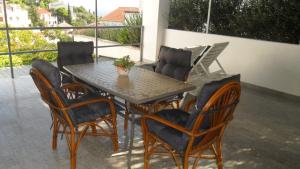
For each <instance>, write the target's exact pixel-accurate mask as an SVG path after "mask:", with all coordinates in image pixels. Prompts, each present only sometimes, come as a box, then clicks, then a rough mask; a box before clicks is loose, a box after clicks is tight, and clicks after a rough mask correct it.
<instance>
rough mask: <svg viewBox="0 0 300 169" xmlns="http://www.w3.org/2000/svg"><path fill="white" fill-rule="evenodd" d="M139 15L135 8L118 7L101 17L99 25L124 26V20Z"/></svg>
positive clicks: (137, 9)
mask: <svg viewBox="0 0 300 169" xmlns="http://www.w3.org/2000/svg"><path fill="white" fill-rule="evenodd" d="M139 13H140V10H139V8H136V7H119V8H117V9H115V10H113V11H112V12H110V13H109V14H107V15H105V16H103V17H102V18H101V20H100V25H105V26H122V25H124V21H125V18H127V17H130V16H132V15H136V14H139Z"/></svg>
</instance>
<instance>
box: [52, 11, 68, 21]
mask: <svg viewBox="0 0 300 169" xmlns="http://www.w3.org/2000/svg"><path fill="white" fill-rule="evenodd" d="M51 12H52V13H53V15H55V16H57V20H58V22H59V23H61V22H64V21H68V10H67V9H66V8H65V7H60V8H57V9H51Z"/></svg>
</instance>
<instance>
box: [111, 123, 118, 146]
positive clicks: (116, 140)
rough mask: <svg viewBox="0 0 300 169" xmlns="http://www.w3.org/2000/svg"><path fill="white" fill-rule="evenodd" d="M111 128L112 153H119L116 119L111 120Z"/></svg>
mask: <svg viewBox="0 0 300 169" xmlns="http://www.w3.org/2000/svg"><path fill="white" fill-rule="evenodd" d="M112 123H113V124H112V126H113V136H112V142H113V144H114V151H115V152H117V151H119V141H118V130H117V121H116V119H113V120H112Z"/></svg>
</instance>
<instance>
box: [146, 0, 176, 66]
mask: <svg viewBox="0 0 300 169" xmlns="http://www.w3.org/2000/svg"><path fill="white" fill-rule="evenodd" d="M169 6H170V5H169V0H145V1H144V2H143V26H144V42H143V43H144V51H143V57H144V59H145V60H151V61H155V60H157V55H158V52H159V49H160V46H161V45H162V44H163V41H164V33H165V29H166V28H167V27H168V18H169Z"/></svg>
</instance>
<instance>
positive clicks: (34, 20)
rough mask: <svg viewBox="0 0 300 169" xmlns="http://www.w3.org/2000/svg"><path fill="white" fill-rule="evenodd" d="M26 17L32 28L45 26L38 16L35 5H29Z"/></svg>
mask: <svg viewBox="0 0 300 169" xmlns="http://www.w3.org/2000/svg"><path fill="white" fill-rule="evenodd" d="M28 15H29V18H30V20H31V24H32V26H45V24H44V22H43V21H42V20H41V19H40V18H39V16H38V13H37V7H36V6H35V5H33V4H31V5H30V6H29V9H28Z"/></svg>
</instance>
